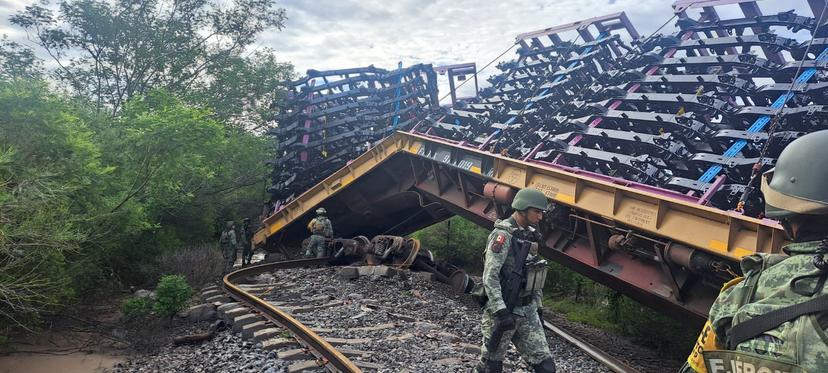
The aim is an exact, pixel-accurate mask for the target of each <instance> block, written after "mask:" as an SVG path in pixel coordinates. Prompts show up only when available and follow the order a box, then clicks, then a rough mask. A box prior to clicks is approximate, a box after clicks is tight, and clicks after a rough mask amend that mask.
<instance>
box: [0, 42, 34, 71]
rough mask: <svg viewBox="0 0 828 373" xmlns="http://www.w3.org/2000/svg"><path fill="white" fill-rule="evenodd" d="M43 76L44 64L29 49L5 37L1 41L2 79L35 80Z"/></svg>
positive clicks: (0, 65) (0, 61)
mask: <svg viewBox="0 0 828 373" xmlns="http://www.w3.org/2000/svg"><path fill="white" fill-rule="evenodd" d="M42 75H43V63H42V62H41V61H40V60H39V59H38V58H37V57H35V54H34V52H33V51H32V50H31V49H30V48H27V47H24V46H22V45H20V43H16V42H13V41H10V40H9V39H8V38H7V37H6V36H5V35H4V36H3V39H2V40H0V78H1V79H21V78H25V79H34V78H41V77H42Z"/></svg>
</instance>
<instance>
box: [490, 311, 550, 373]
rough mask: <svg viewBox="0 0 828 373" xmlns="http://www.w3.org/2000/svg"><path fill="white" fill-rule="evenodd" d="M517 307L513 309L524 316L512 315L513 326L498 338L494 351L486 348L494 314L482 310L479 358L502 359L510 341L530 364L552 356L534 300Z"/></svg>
mask: <svg viewBox="0 0 828 373" xmlns="http://www.w3.org/2000/svg"><path fill="white" fill-rule="evenodd" d="M519 308H520V310H518V309H516V310H515V311H516V312H518V313H524V314H526V316H521V315H514V317H515V328H514V329H512V330H507V331H505V332H504V333H503V337H502V338H501V339H500V345H498V348H497V350H495V351H488V350H487V349H486V344H487V343H488V342H489V337H490V336H491V335H492V329H493V328H494V316H492V313H491V312H489V311H488V310H486V311H483V346H482V347H481V348H480V358H481V360H484V359H485V360H495V361H503V359H504V358H505V357H506V351H508V350H509V344H510V343H514V344H515V348H517V351H518V353H520V356H521V357H523V359H524V360H526V362H527V363H529V364H530V365H535V364H539V363H540V362H541V361H543V359H546V358H547V357H550V356H552V355H551V354H550V352H549V345H547V343H546V334H544V333H543V326H542V325H541V322H540V318H539V317H538V312H537V306H536V305H535V302H532V303H531V304H529V305H527V306H523V307H519ZM521 311H525V312H521Z"/></svg>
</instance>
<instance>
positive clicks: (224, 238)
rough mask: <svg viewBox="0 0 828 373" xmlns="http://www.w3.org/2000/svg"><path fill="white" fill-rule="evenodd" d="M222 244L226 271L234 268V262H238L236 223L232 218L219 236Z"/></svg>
mask: <svg viewBox="0 0 828 373" xmlns="http://www.w3.org/2000/svg"><path fill="white" fill-rule="evenodd" d="M219 244H220V245H221V254H222V255H223V256H224V273H227V272H230V271H231V270H233V264H235V263H236V245H237V244H238V242H237V241H236V223H234V222H233V221H232V220H230V221H228V222H227V225H226V227H225V228H224V231H222V232H221V238H219Z"/></svg>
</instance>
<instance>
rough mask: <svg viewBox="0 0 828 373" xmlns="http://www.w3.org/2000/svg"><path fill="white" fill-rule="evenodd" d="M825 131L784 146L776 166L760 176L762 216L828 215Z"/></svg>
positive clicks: (827, 153)
mask: <svg viewBox="0 0 828 373" xmlns="http://www.w3.org/2000/svg"><path fill="white" fill-rule="evenodd" d="M826 159H828V130H825V131H817V132H813V133H810V134H807V135H805V136H802V137H800V138H798V139H796V140H794V141H793V142H791V143H790V144H788V146H787V147H785V149H784V150H782V154H780V155H779V158H778V159H777V160H776V167H775V168H773V169H771V170H770V171H768V172H765V173H764V175H762V194H764V196H765V216H767V217H769V218H775V219H781V218H785V217H790V216H792V215H798V214H803V215H828V188H826V186H827V185H828V166H826V165H825V164H824V163H822V162H824V161H825V160H826Z"/></svg>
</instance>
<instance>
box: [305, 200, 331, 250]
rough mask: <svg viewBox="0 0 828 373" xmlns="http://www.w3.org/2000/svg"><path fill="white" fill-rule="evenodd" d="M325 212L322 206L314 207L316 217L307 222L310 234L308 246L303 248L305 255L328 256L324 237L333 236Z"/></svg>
mask: <svg viewBox="0 0 828 373" xmlns="http://www.w3.org/2000/svg"><path fill="white" fill-rule="evenodd" d="M325 213H326V211H325V209H324V208H322V207H320V208H318V209H316V217H315V218H313V220H311V221H310V223H308V230H309V231H310V232H311V236H310V238H309V239H308V247H307V248H306V249H305V256H306V257H312V256H313V255H314V254H316V257H317V258H324V257H326V256H328V253H327V252H326V251H327V249H326V247H325V239H326V238H331V237H333V227H332V226H331V221H330V220H328V218H327V217H326V216H325Z"/></svg>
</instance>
